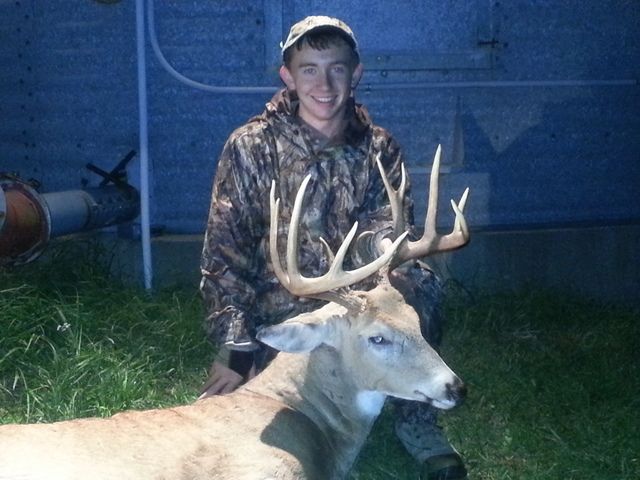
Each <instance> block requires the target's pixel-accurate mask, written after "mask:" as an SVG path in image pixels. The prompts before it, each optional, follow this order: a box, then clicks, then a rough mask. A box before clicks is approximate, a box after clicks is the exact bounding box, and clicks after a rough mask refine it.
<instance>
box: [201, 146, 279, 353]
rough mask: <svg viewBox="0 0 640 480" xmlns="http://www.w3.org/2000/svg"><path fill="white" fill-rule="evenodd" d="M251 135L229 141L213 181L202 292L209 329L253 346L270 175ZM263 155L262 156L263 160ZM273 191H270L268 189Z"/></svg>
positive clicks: (233, 343)
mask: <svg viewBox="0 0 640 480" xmlns="http://www.w3.org/2000/svg"><path fill="white" fill-rule="evenodd" d="M260 148H261V145H260V142H259V141H257V140H256V139H255V138H252V137H251V136H250V135H244V136H241V135H232V136H231V137H230V139H229V140H228V141H227V143H226V144H225V147H224V149H223V151H222V154H221V156H220V159H219V161H218V167H217V170H216V175H215V179H214V183H213V193H212V196H211V207H210V210H209V218H208V221H207V229H206V232H205V239H204V245H203V250H202V259H201V270H202V281H201V284H200V291H201V294H202V297H203V299H204V305H205V310H206V313H205V328H206V331H207V336H208V338H209V339H210V341H212V342H213V343H214V344H216V345H218V346H221V345H225V344H226V345H228V346H230V347H231V348H234V349H243V348H245V349H252V348H253V347H254V343H253V341H252V338H253V336H254V333H255V327H256V326H257V325H259V324H260V322H261V320H260V319H259V318H255V316H254V315H252V313H251V312H252V311H253V310H254V309H253V307H254V305H255V301H256V292H257V291H259V289H260V288H261V285H262V284H263V283H264V282H265V279H264V278H260V275H259V274H258V272H260V271H263V270H264V261H265V260H264V255H260V254H258V251H259V250H260V249H261V248H263V247H264V246H263V245H261V240H262V238H263V235H264V231H265V220H264V219H265V215H264V208H265V207H264V203H265V201H266V199H264V198H262V196H263V193H261V192H264V191H265V188H264V185H262V183H264V178H261V177H264V175H262V176H261V175H260V172H259V171H258V169H257V168H256V164H257V163H258V161H259V159H260V158H261V156H262V155H263V152H262V151H261V150H260ZM257 159H258V160H257ZM267 192H268V190H267Z"/></svg>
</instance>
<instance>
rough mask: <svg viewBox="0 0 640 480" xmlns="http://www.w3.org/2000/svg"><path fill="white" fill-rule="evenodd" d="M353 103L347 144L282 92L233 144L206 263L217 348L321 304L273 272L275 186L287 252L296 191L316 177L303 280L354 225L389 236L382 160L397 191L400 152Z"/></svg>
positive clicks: (225, 154)
mask: <svg viewBox="0 0 640 480" xmlns="http://www.w3.org/2000/svg"><path fill="white" fill-rule="evenodd" d="M350 102H351V103H350V105H349V106H348V109H347V115H348V127H347V129H346V131H345V133H344V136H343V138H340V139H332V140H327V139H326V138H323V137H321V136H320V135H319V134H318V133H317V132H315V131H313V129H311V128H310V127H308V126H306V125H305V124H304V123H303V122H302V121H301V120H300V119H299V118H298V117H297V116H296V115H295V112H296V109H297V100H296V99H295V97H293V95H290V94H289V93H288V92H287V91H286V90H282V91H280V92H278V93H277V94H276V95H275V96H274V97H273V99H272V100H271V101H270V102H269V103H267V105H266V109H265V111H264V112H263V113H262V114H261V115H259V116H256V117H254V118H252V119H251V120H249V121H248V122H247V123H246V124H245V125H243V126H241V127H240V128H238V129H237V130H235V131H234V132H233V133H232V134H231V136H230V137H229V139H228V140H227V142H226V144H225V146H224V149H223V151H222V154H221V156H220V159H219V161H218V167H217V171H216V176H215V179H214V183H213V194H212V198H211V208H210V213H209V218H208V224H207V230H206V234H205V241H204V247H203V252H202V263H201V268H202V275H203V276H202V282H201V292H202V295H203V298H204V301H205V308H206V319H205V326H206V329H207V334H208V337H209V339H210V340H211V341H212V342H213V343H214V344H216V345H222V344H225V343H228V342H234V343H235V344H237V345H240V344H243V343H245V342H246V341H247V340H249V339H251V338H253V336H254V333H255V329H256V327H257V326H260V325H262V324H271V323H277V322H280V321H282V320H284V319H285V318H288V317H291V316H293V315H296V314H298V313H301V312H304V311H310V310H313V309H315V308H317V307H318V306H319V305H320V304H321V302H319V301H317V300H312V299H300V298H296V297H293V296H291V295H290V294H289V293H288V292H287V291H286V290H285V289H284V288H283V287H282V286H281V285H280V284H279V282H278V280H277V278H276V277H275V275H274V273H273V271H272V267H271V263H270V260H269V258H268V235H269V191H270V188H271V181H272V180H274V179H275V182H276V198H278V197H279V198H280V199H281V204H280V224H279V225H280V226H279V230H280V232H279V234H280V237H279V238H280V239H281V240H280V242H279V246H280V250H281V252H284V246H285V244H286V240H285V239H286V233H287V232H288V223H289V220H290V218H291V208H292V206H293V202H294V199H295V196H296V193H297V191H298V187H299V186H300V184H301V183H302V181H303V179H304V178H305V176H306V175H308V174H311V182H310V183H309V186H308V187H307V193H306V196H305V201H304V206H303V218H302V220H301V225H300V250H299V259H300V260H299V261H300V269H301V272H302V273H303V274H304V275H307V276H318V275H321V274H323V273H325V272H326V270H327V268H328V261H327V258H326V257H325V255H324V252H323V249H322V246H321V244H320V242H319V240H318V238H319V237H320V236H321V237H323V238H324V239H325V240H326V241H327V242H328V243H329V245H330V247H331V249H332V250H333V251H334V252H335V251H336V250H337V248H338V247H339V246H340V244H341V242H342V240H343V239H344V237H345V236H346V234H347V233H348V232H349V230H350V228H351V226H352V225H353V223H354V222H355V221H356V220H357V221H358V222H359V228H358V230H359V232H361V231H365V230H372V231H376V232H383V233H387V232H388V231H389V228H390V225H391V213H390V208H389V206H388V199H387V196H386V192H385V189H384V185H383V183H382V179H381V176H380V173H379V172H378V169H377V167H376V164H375V158H376V156H377V155H378V154H380V155H381V160H382V163H383V165H384V167H385V171H386V172H387V175H388V176H389V178H390V180H391V183H392V184H393V185H396V186H397V185H398V184H399V177H400V164H401V161H402V155H401V152H400V148H399V146H398V144H397V143H396V141H395V140H394V139H393V138H392V137H391V136H390V135H389V133H388V132H387V131H386V130H384V129H382V128H380V127H377V126H374V125H373V124H372V123H371V120H370V119H369V116H368V114H367V111H366V110H365V108H364V107H362V106H361V105H357V104H355V102H354V101H353V100H351V101H350ZM405 207H406V210H405V216H406V220H407V224H409V225H413V205H412V203H411V200H410V198H408V199H407V202H406V205H405ZM281 255H283V254H282V253H281ZM282 258H284V256H282ZM347 267H348V265H347Z"/></svg>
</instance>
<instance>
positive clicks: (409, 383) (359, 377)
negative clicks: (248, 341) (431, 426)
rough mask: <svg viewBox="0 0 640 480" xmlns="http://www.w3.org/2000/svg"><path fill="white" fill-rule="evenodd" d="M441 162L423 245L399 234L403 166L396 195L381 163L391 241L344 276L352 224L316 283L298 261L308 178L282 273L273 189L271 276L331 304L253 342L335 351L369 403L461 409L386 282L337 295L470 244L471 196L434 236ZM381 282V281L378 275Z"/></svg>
mask: <svg viewBox="0 0 640 480" xmlns="http://www.w3.org/2000/svg"><path fill="white" fill-rule="evenodd" d="M439 163H440V148H438V150H437V153H436V158H435V161H434V166H433V169H432V174H431V182H430V193H429V205H428V209H427V218H426V221H425V231H424V234H423V236H422V238H421V239H420V240H418V241H416V242H409V241H407V240H406V235H407V232H404V231H403V230H404V224H403V222H402V213H401V212H402V199H403V198H404V194H405V185H406V172H405V170H404V167H403V168H402V181H401V185H400V187H399V189H398V190H394V189H393V187H392V186H391V185H390V182H389V181H388V179H387V177H386V174H385V172H384V170H383V168H382V166H381V164H380V162H379V160H378V166H379V169H380V173H381V175H382V177H383V181H384V184H385V187H386V189H387V192H388V195H389V198H390V201H391V207H392V214H393V218H394V237H395V238H393V239H385V240H383V241H381V242H380V243H379V245H377V249H378V250H379V253H380V255H379V256H378V257H377V258H376V259H375V260H373V261H372V262H370V263H368V264H366V265H364V266H362V267H360V268H357V269H355V270H345V269H344V268H343V262H344V258H345V255H346V253H347V251H348V249H349V246H350V244H351V242H352V240H353V238H354V236H355V234H356V230H357V222H356V223H355V224H354V226H353V228H352V229H351V231H350V232H349V234H348V235H347V237H346V238H345V240H344V242H343V244H342V245H341V246H340V248H339V249H338V251H337V253H336V254H335V255H334V254H333V252H331V251H330V250H329V248H328V246H327V244H326V242H323V243H324V245H325V248H326V249H327V251H328V254H329V255H330V256H331V257H332V262H331V266H330V268H329V270H328V271H327V272H326V273H325V274H324V275H322V276H320V277H317V278H308V277H305V276H303V275H302V274H301V273H300V271H299V268H298V260H297V248H298V228H299V222H300V216H301V211H302V202H303V198H304V193H305V189H306V187H307V184H308V183H309V181H310V176H307V177H306V178H305V180H304V181H303V182H302V184H301V186H300V189H299V191H298V194H297V196H296V199H295V202H294V207H293V211H292V217H291V225H290V229H289V234H288V238H287V250H286V265H287V267H288V268H287V269H285V268H284V267H283V265H282V262H281V260H280V258H279V254H278V248H277V243H278V238H277V232H278V215H279V203H280V201H279V199H276V198H275V182H274V183H273V184H272V188H271V196H270V200H271V201H270V207H271V225H270V255H271V261H272V264H273V269H274V272H275V274H276V276H277V277H278V279H279V281H280V282H281V283H282V285H284V286H285V288H287V289H288V290H289V291H290V292H291V293H292V294H294V295H298V296H308V297H316V298H323V299H326V300H330V301H331V302H332V303H329V304H328V305H326V306H325V307H323V308H321V309H319V310H316V311H314V312H311V313H307V314H302V315H299V316H297V317H295V318H293V319H290V320H287V321H286V322H284V323H282V324H280V325H277V326H272V327H268V328H266V329H263V330H262V331H261V332H260V333H259V334H258V339H259V340H261V341H263V342H264V343H267V344H268V345H271V346H272V347H274V348H276V349H278V350H281V351H286V352H309V351H313V350H314V349H316V348H319V347H322V346H324V347H328V348H330V349H333V350H335V351H336V352H340V356H341V360H340V362H341V364H342V365H343V366H344V368H345V369H349V370H350V372H349V374H350V375H349V376H350V377H351V378H353V379H354V381H353V382H354V388H355V390H356V391H357V393H356V395H364V396H365V397H367V398H372V397H371V395H373V394H375V395H377V396H378V397H376V398H378V399H379V400H380V398H382V397H384V396H386V395H392V396H396V397H400V398H405V399H409V400H418V401H426V402H430V403H432V404H433V405H434V406H436V407H439V408H451V407H453V406H455V405H456V404H458V403H459V402H460V401H461V400H462V398H463V397H464V394H465V388H464V385H463V383H462V382H461V381H460V379H459V378H458V377H457V376H456V375H455V374H454V373H453V372H452V371H451V370H450V369H449V367H447V365H446V364H445V363H444V361H442V359H441V358H440V357H439V355H438V354H437V353H436V352H435V350H434V349H433V348H432V347H431V346H430V345H429V344H428V343H427V342H426V341H425V340H424V338H423V337H422V334H421V332H420V327H419V318H418V315H417V313H416V312H415V311H414V310H413V308H411V307H410V306H409V305H407V303H406V302H405V301H404V298H403V296H402V295H401V294H400V292H398V291H397V290H396V289H394V288H393V287H392V286H391V284H390V283H389V282H388V281H382V282H381V283H380V284H379V285H378V286H377V287H376V288H374V289H373V290H370V291H345V290H344V289H342V288H343V287H347V286H349V285H352V284H354V283H357V282H359V281H361V280H363V279H365V278H366V277H368V276H370V275H372V274H374V273H377V272H380V271H382V272H383V273H389V272H390V271H391V270H393V269H394V268H396V267H398V266H399V265H401V264H402V263H404V262H407V261H409V260H413V259H417V258H421V257H424V256H426V255H430V254H432V253H435V252H438V251H444V250H451V249H454V248H459V247H461V246H463V245H464V244H466V243H467V242H468V240H469V232H468V229H467V225H466V221H465V219H464V215H463V209H464V205H465V203H466V198H467V195H468V189H467V191H465V193H464V195H463V197H462V199H461V201H460V203H459V205H458V204H456V203H455V202H453V201H452V202H451V203H452V207H453V209H454V211H455V213H456V220H455V224H454V228H453V231H452V232H451V233H450V234H448V235H446V236H441V235H438V234H437V233H436V231H435V224H436V209H437V195H438V173H439ZM383 278H386V277H385V276H384V275H383ZM341 289H342V290H341ZM375 395H374V396H375Z"/></svg>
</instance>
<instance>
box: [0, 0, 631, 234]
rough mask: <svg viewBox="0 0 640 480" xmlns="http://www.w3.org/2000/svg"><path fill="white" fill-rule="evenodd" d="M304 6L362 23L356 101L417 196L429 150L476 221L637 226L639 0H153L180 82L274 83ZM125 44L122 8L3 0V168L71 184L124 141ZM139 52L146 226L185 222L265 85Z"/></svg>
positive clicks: (128, 62) (125, 147)
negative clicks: (146, 148)
mask: <svg viewBox="0 0 640 480" xmlns="http://www.w3.org/2000/svg"><path fill="white" fill-rule="evenodd" d="M319 13H323V14H331V15H336V16H340V17H343V18H345V19H346V20H347V21H348V22H349V23H350V24H351V26H352V27H353V28H354V30H355V31H356V33H357V34H358V36H359V39H360V42H361V44H362V53H363V59H364V61H365V68H367V70H366V73H365V77H364V82H363V85H362V86H361V88H360V90H359V92H358V95H357V96H358V99H359V100H360V101H363V102H364V103H366V104H367V105H368V107H369V110H370V112H371V114H372V116H373V118H374V120H375V121H376V122H377V123H379V124H381V125H383V126H385V127H387V128H388V129H389V130H391V131H392V132H393V133H394V134H395V135H396V136H397V138H398V139H399V141H400V142H401V144H402V145H403V146H404V147H405V150H406V158H407V161H408V163H409V166H410V170H411V172H412V175H413V177H412V178H413V179H414V180H413V183H414V193H415V195H416V197H417V198H418V199H422V198H424V197H425V195H426V191H425V185H426V179H425V176H426V169H425V165H426V163H427V162H428V161H430V159H431V158H432V156H433V153H434V151H435V148H436V146H437V144H438V143H442V144H443V147H444V153H445V169H444V170H445V171H444V173H443V176H442V184H443V192H442V193H443V200H444V201H448V198H449V197H458V195H459V194H460V193H461V189H462V187H463V186H464V185H465V184H471V186H472V197H471V202H472V203H471V210H470V216H471V219H470V220H471V223H472V224H473V225H476V226H478V225H479V226H489V227H491V226H503V225H506V226H515V225H529V226H531V225H538V224H558V223H573V222H586V223H589V222H605V223H606V222H625V221H634V220H635V221H637V220H638V219H640V206H639V205H638V202H637V201H636V200H635V198H634V197H633V191H634V188H636V186H637V185H640V161H639V160H640V136H638V132H640V89H639V86H638V83H637V81H638V77H639V76H640V72H639V70H640V29H638V28H637V25H638V24H640V3H638V2H596V1H586V2H585V1H577V0H570V1H561V0H547V1H535V2H534V1H525V0H518V1H513V2H495V1H485V0H477V1H465V2H436V1H432V0H428V1H425V0H420V1H416V0H412V1H410V0H402V1H398V2H387V1H382V0H374V1H370V2H360V3H357V4H356V3H354V2H351V1H345V0H331V1H328V0H323V1H322V2H320V1H316V0H277V1H263V2H255V1H249V0H241V1H216V2H212V1H206V0H192V1H184V0H167V1H162V2H160V1H157V0H156V5H155V20H156V21H155V27H156V31H157V35H158V40H159V42H160V45H161V48H162V50H163V52H164V54H165V56H166V58H167V59H168V60H169V62H171V63H172V64H173V65H174V67H175V68H176V69H177V70H178V71H180V72H181V73H183V74H185V75H187V76H188V77H190V78H193V79H194V80H197V81H200V82H206V83H210V84H215V85H244V86H273V87H274V89H275V87H276V86H278V85H279V84H280V82H279V79H278V77H277V67H278V56H279V49H278V47H277V43H278V42H279V41H280V40H281V39H282V37H283V36H284V35H285V34H286V30H287V29H288V27H289V25H290V24H291V23H292V22H293V21H296V20H298V19H299V18H301V17H303V16H305V15H307V14H319ZM135 51H136V50H135V5H134V2H132V1H121V2H118V3H114V4H104V3H100V2H96V1H84V2H73V5H71V4H69V3H68V2H64V1H62V0H52V1H47V2H42V1H40V2H38V1H36V0H18V1H0V118H2V121H1V122H0V170H8V171H16V172H19V173H20V174H21V175H22V176H23V177H25V178H29V177H33V178H36V179H38V180H40V181H41V182H42V183H43V190H44V191H57V190H68V189H72V188H78V187H82V186H84V185H85V184H88V185H89V186H91V185H95V184H97V183H98V182H99V180H100V179H99V178H96V177H94V176H93V174H91V173H89V172H87V171H86V169H85V167H84V166H85V164H86V163H88V162H91V163H94V164H96V165H97V166H99V167H101V168H103V169H105V170H109V169H110V168H112V167H113V166H114V165H115V164H116V163H117V161H118V160H119V159H120V158H121V157H122V156H124V155H125V154H126V153H127V152H128V151H129V150H131V149H137V146H138V123H137V122H138V111H137V86H136V64H135V62H136V54H135ZM147 60H148V68H147V71H148V88H149V115H150V118H149V135H150V138H149V141H150V158H151V161H152V223H154V224H157V225H162V226H164V227H165V228H166V230H167V231H171V232H182V233H190V232H196V233H199V232H202V230H203V229H204V224H205V219H206V212H207V209H208V205H209V194H210V188H211V180H212V176H213V174H214V172H215V164H216V158H217V156H218V154H219V152H220V150H221V148H222V145H223V143H224V141H225V139H226V138H227V136H228V135H229V133H230V132H231V131H232V130H233V129H234V128H235V127H237V126H238V125H240V124H241V123H243V122H244V121H245V120H246V119H248V118H249V117H250V116H252V115H254V114H256V113H257V112H259V111H261V110H262V108H263V105H264V103H265V102H266V101H267V100H268V98H269V96H270V95H269V94H250V95H239V94H232V95H221V94H212V93H208V92H204V91H200V90H194V89H192V88H190V87H187V86H185V85H183V84H181V83H179V82H178V81H177V80H176V79H174V78H173V77H171V76H170V75H169V74H167V72H166V71H165V70H164V69H163V68H162V67H161V66H160V64H159V63H158V61H157V60H156V59H155V57H154V55H153V52H152V50H151V49H150V48H149V49H148V52H147ZM455 129H457V131H458V134H457V135H454V130H455ZM460 140H464V142H463V144H464V152H463V153H462V150H460V149H459V148H458V150H457V152H458V153H454V145H455V143H456V142H458V143H459V144H460ZM136 169H137V164H136V162H135V160H134V161H133V162H132V163H131V164H130V168H129V170H130V177H131V179H132V181H133V182H135V181H136V180H137V178H138V173H137V171H136ZM420 202H421V200H418V203H420ZM442 209H443V218H442V223H443V224H444V223H446V222H449V221H450V213H448V210H449V207H448V206H447V205H446V203H443V206H442ZM445 211H447V213H446V214H445V213H444V212H445ZM418 214H419V215H421V212H418Z"/></svg>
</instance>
